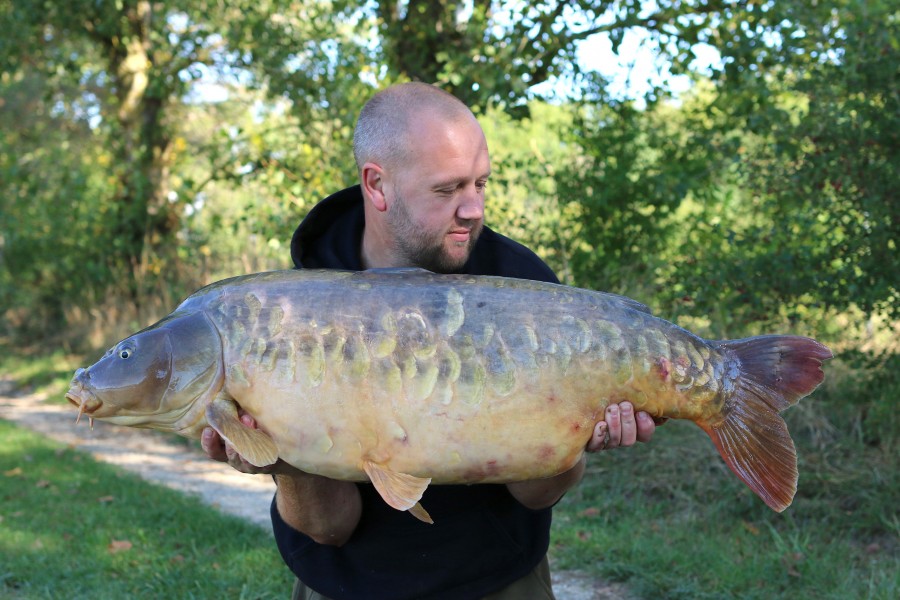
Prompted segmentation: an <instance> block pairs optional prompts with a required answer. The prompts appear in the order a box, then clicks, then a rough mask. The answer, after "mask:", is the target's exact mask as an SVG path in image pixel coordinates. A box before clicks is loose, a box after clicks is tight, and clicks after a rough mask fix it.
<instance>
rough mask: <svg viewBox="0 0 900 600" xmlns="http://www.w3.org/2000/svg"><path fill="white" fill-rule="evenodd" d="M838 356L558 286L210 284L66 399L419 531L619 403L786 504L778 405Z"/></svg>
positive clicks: (788, 483)
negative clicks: (215, 438)
mask: <svg viewBox="0 0 900 600" xmlns="http://www.w3.org/2000/svg"><path fill="white" fill-rule="evenodd" d="M122 350H128V352H124V353H123V352H122ZM124 355H127V356H128V357H129V358H128V359H127V360H126V359H122V358H121V356H124ZM830 356H831V354H830V352H829V351H828V349H827V348H825V347H824V346H822V345H821V344H819V343H817V342H815V341H814V340H810V339H808V338H802V337H797V336H758V337H754V338H746V339H743V340H729V341H724V342H717V341H709V340H704V339H702V338H699V337H697V336H695V335H694V334H692V333H690V332H688V331H686V330H684V329H682V328H680V327H678V326H676V325H674V324H672V323H669V322H667V321H664V320H662V319H659V318H656V317H654V316H653V315H651V314H650V312H649V311H648V310H647V308H646V307H644V306H643V305H641V304H639V303H637V302H635V301H633V300H630V299H628V298H624V297H621V296H616V295H613V294H606V293H602V292H595V291H590V290H582V289H578V288H572V287H567V286H561V285H555V284H548V283H541V282H534V281H524V280H517V279H508V278H499V277H479V276H470V275H465V276H460V275H457V276H454V275H436V274H433V273H429V272H427V271H421V270H373V271H365V272H359V273H351V272H341V271H309V270H301V271H282V272H271V273H262V274H253V275H248V276H243V277H237V278H232V279H230V280H224V281H221V282H217V283H214V284H212V285H211V286H208V287H206V288H204V289H202V290H200V291H198V292H197V293H195V294H193V295H192V296H191V297H189V298H188V299H187V300H185V301H184V302H183V303H182V304H181V305H180V306H179V307H178V308H177V309H176V311H175V312H174V313H173V314H172V315H170V316H169V317H167V318H166V319H163V320H162V321H160V322H159V323H158V324H156V325H154V326H151V327H148V328H147V329H145V330H142V331H141V332H139V333H137V334H135V335H134V336H131V337H129V338H126V339H125V340H123V341H122V342H120V343H119V344H117V345H116V346H115V347H114V348H113V349H112V350H111V351H110V352H108V353H107V354H105V355H104V356H103V357H102V358H101V359H100V361H99V362H98V363H96V364H95V365H92V366H91V367H89V368H87V369H79V371H78V372H76V375H75V377H74V379H73V381H72V385H71V388H70V390H69V392H68V393H67V396H66V397H67V398H68V399H69V401H70V402H72V403H73V404H76V405H77V406H78V407H79V411H80V413H84V414H88V415H89V416H91V417H92V418H99V419H106V420H109V421H112V422H116V423H120V424H124V425H132V426H136V427H153V428H157V429H162V430H166V431H175V432H177V433H179V434H181V435H185V436H187V437H199V435H200V432H201V431H202V429H203V428H204V427H206V426H211V427H213V428H215V429H216V430H217V431H219V433H220V435H222V437H223V438H224V439H226V440H228V442H229V443H230V444H231V445H232V446H233V447H234V448H235V449H236V450H237V451H238V452H239V453H240V454H241V455H243V456H244V457H245V458H246V459H247V460H248V461H250V462H252V463H253V464H256V465H258V466H264V465H267V464H271V463H272V462H274V461H275V460H277V459H279V458H280V459H281V460H284V461H286V462H288V463H290V464H292V465H294V466H295V467H297V468H299V469H302V470H304V471H308V472H310V473H317V474H320V475H324V476H326V477H331V478H335V479H344V480H351V481H364V480H369V481H371V482H372V483H373V484H374V485H375V487H376V489H377V490H378V491H379V493H381V495H382V497H383V498H384V499H385V501H386V502H388V503H389V504H390V505H391V506H393V507H395V508H397V509H399V510H410V511H411V513H412V514H413V515H414V516H417V517H418V518H422V519H425V520H427V513H425V511H424V509H423V508H422V507H421V506H420V505H419V504H418V501H419V498H420V497H421V494H422V492H424V490H425V488H426V487H427V486H428V485H429V484H432V483H434V484H446V483H481V482H495V483H503V482H513V481H522V480H533V479H539V478H543V477H551V476H553V475H556V474H558V473H561V472H563V471H565V470H567V469H569V468H571V467H572V466H573V465H574V464H575V463H576V462H577V461H578V460H579V459H580V458H581V456H582V454H583V452H584V449H585V445H586V443H587V442H588V440H589V439H590V436H591V433H592V430H593V424H594V422H596V421H597V420H598V419H599V418H600V415H602V414H603V413H604V410H605V409H606V407H607V406H608V405H609V404H613V403H619V402H623V401H626V400H627V401H630V402H632V403H634V405H635V407H636V408H637V409H638V410H644V411H647V412H649V413H650V414H651V415H654V416H660V417H672V418H683V419H689V420H692V421H694V422H695V423H696V424H697V425H698V426H700V427H701V428H703V429H704V431H706V432H707V434H708V435H709V436H710V438H711V439H712V441H713V443H714V444H715V445H716V447H717V449H718V450H719V452H720V454H721V456H722V457H723V459H724V460H725V461H726V463H727V464H728V466H729V467H730V468H731V469H732V471H734V472H735V473H736V474H737V475H738V476H739V477H740V478H741V479H742V480H743V481H744V482H745V483H747V485H748V486H750V488H751V489H753V491H754V492H756V493H757V494H758V495H759V496H760V497H761V498H762V499H763V500H764V501H765V502H766V503H767V504H768V505H769V506H771V507H772V508H773V509H775V510H783V509H784V508H785V507H787V506H788V505H789V504H790V501H791V499H792V498H793V495H794V493H795V491H796V482H797V471H796V454H795V451H794V447H793V443H792V442H791V440H790V436H789V434H788V433H787V429H786V426H785V425H784V421H783V420H782V419H781V417H780V416H779V415H778V412H779V411H781V410H783V409H785V408H787V407H788V406H790V405H792V404H794V403H796V402H797V401H798V400H799V399H800V398H802V397H803V396H805V395H807V394H809V393H810V392H812V390H813V389H815V387H816V386H817V385H818V384H819V383H820V382H821V381H822V378H823V377H824V375H823V373H822V370H821V364H822V362H823V361H824V360H826V359H828V358H830ZM135 382H138V383H135ZM239 409H240V410H243V411H245V412H247V413H249V414H250V415H252V416H253V417H254V419H255V420H256V422H257V423H258V426H259V428H258V429H249V428H247V427H244V426H243V425H242V424H241V422H240V420H239V419H238V414H239V412H238V411H239Z"/></svg>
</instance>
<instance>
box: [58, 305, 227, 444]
mask: <svg viewBox="0 0 900 600" xmlns="http://www.w3.org/2000/svg"><path fill="white" fill-rule="evenodd" d="M221 364H222V344H221V340H220V339H219V336H218V332H217V331H216V329H215V327H214V326H213V324H212V323H211V322H210V321H209V319H208V318H207V317H206V316H205V315H204V314H203V313H190V314H181V315H179V314H178V313H174V314H172V315H170V316H168V317H166V318H165V319H163V320H162V321H160V322H159V323H157V324H155V325H152V326H150V327H148V328H147V329H144V330H143V331H140V332H138V333H136V334H134V335H132V336H130V337H127V338H125V339H124V340H122V341H121V342H119V343H118V344H116V345H115V346H113V347H112V348H110V349H109V350H107V351H106V353H105V354H104V355H103V356H102V357H101V358H100V360H98V361H97V362H96V363H95V364H93V365H91V366H90V367H88V368H86V369H78V370H77V371H76V372H75V375H74V377H73V378H72V381H71V383H70V385H69V391H68V392H67V393H66V399H67V400H68V401H69V402H71V403H72V404H74V405H75V406H77V407H78V409H79V418H80V417H81V415H82V414H86V415H88V417H90V418H91V419H92V420H93V419H95V418H96V419H102V420H106V421H111V422H113V423H117V424H119V425H128V426H133V427H151V428H154V429H162V430H173V429H174V428H175V424H176V422H177V421H178V420H179V419H180V418H181V417H183V416H184V415H185V414H186V413H187V412H188V411H189V410H190V408H191V406H192V405H193V404H195V403H196V401H197V400H198V398H200V397H203V396H208V395H210V394H211V393H213V392H214V391H215V389H214V388H215V387H216V383H217V382H221V379H222V375H221V373H222V368H221Z"/></svg>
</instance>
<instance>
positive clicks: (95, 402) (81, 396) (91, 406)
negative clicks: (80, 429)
mask: <svg viewBox="0 0 900 600" xmlns="http://www.w3.org/2000/svg"><path fill="white" fill-rule="evenodd" d="M66 400H68V401H69V402H70V403H72V404H73V405H75V406H77V407H78V416H77V417H75V423H76V424H78V423H79V422H80V421H81V416H82V415H87V416H88V421H89V422H90V425H91V428H92V429H93V427H94V417H93V414H94V413H95V412H97V410H99V409H100V407H101V406H103V401H102V400H100V399H99V398H97V397H96V396H95V395H94V394H93V393H92V392H90V391H89V390H86V389H84V386H83V385H82V384H81V383H75V382H73V385H72V387H70V388H69V391H68V392H66Z"/></svg>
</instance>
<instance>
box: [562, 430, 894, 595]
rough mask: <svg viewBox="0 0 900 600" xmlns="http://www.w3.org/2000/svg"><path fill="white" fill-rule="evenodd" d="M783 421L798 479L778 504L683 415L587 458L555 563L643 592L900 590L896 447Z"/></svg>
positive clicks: (565, 512) (569, 502) (567, 508)
mask: <svg viewBox="0 0 900 600" xmlns="http://www.w3.org/2000/svg"><path fill="white" fill-rule="evenodd" d="M800 416H802V415H796V416H795V418H793V419H790V421H795V420H796V418H797V417H800ZM790 425H792V426H793V427H792V430H793V431H797V430H799V431H800V434H799V435H798V434H797V433H795V435H794V439H795V442H797V445H798V452H799V454H800V477H801V480H800V485H799V490H798V494H797V497H796V498H795V500H794V503H793V505H792V506H791V507H790V508H788V509H787V511H785V512H784V513H782V514H777V513H774V512H772V511H771V510H769V509H768V508H767V507H766V506H765V505H764V504H763V503H762V501H761V500H759V499H758V498H757V497H756V496H754V495H753V494H752V492H750V491H749V490H748V489H747V488H746V487H745V486H744V485H743V483H741V482H740V481H739V480H738V479H737V478H736V477H735V476H734V475H732V473H731V472H730V471H729V470H728V469H727V467H725V465H724V463H723V462H722V460H721V459H720V458H719V456H718V453H717V452H716V451H715V449H714V448H713V446H712V442H710V441H709V440H708V438H707V437H706V434H705V433H703V432H702V431H700V430H699V429H698V428H696V427H695V426H694V425H693V424H691V423H687V422H683V421H682V422H671V423H669V424H667V425H666V426H664V427H662V428H660V429H658V430H657V434H656V436H655V437H654V439H653V441H652V443H650V444H648V445H646V446H643V447H637V448H632V449H629V450H627V451H618V452H610V453H607V454H602V455H598V456H594V457H592V460H591V462H590V463H589V465H590V466H589V469H590V471H591V472H590V474H589V475H588V476H587V477H586V478H585V481H584V482H582V484H581V486H580V487H579V488H577V489H576V490H574V491H573V492H570V493H569V494H568V495H567V496H566V497H565V498H564V499H563V501H562V502H561V503H560V505H559V506H558V507H557V510H556V511H555V513H554V529H553V537H552V540H553V541H552V550H551V556H552V557H553V559H554V562H555V564H556V566H557V568H576V569H580V570H584V571H586V572H589V573H593V574H596V575H598V576H601V577H606V578H610V579H613V580H616V581H621V582H625V583H627V584H628V586H629V587H630V588H631V589H632V590H633V592H634V593H635V594H636V595H637V596H639V597H643V598H670V599H675V598H684V599H696V598H748V599H749V598H754V599H755V598H759V599H771V598H786V599H787V598H790V599H795V598H841V599H844V598H879V599H880V598H884V599H889V598H890V599H893V598H897V597H900V554H898V537H897V536H898V533H900V522H898V512H897V501H898V499H900V485H898V478H897V471H896V466H897V465H896V458H892V457H890V456H888V455H887V454H886V453H884V452H883V451H882V450H880V449H878V448H873V447H868V446H864V445H858V444H855V443H854V442H853V441H852V439H851V436H843V437H841V438H839V442H834V443H832V444H829V445H827V446H826V447H824V448H823V447H817V446H816V445H815V444H814V443H813V442H814V441H815V436H812V435H807V434H804V433H803V431H804V430H803V428H802V427H800V426H799V425H800V424H799V423H794V422H792V423H790Z"/></svg>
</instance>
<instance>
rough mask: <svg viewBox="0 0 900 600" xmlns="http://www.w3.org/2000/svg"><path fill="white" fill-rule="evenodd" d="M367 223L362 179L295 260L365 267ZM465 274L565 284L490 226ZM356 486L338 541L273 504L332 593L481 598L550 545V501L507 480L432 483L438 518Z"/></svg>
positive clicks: (312, 576)
mask: <svg viewBox="0 0 900 600" xmlns="http://www.w3.org/2000/svg"><path fill="white" fill-rule="evenodd" d="M364 224H365V222H364V213H363V199H362V192H361V190H360V187H359V186H354V187H351V188H347V189H345V190H342V191H340V192H338V193H336V194H333V195H331V196H329V197H328V198H326V199H325V200H323V201H321V202H320V203H319V204H317V205H316V206H315V207H314V208H313V209H312V210H311V211H310V212H309V214H308V215H307V217H306V218H305V219H304V220H303V222H302V223H301V224H300V226H299V227H298V228H297V231H296V232H295V233H294V236H293V239H292V240H291V257H292V258H293V260H294V264H295V266H296V267H297V268H320V269H349V270H361V269H362V262H361V255H360V249H361V244H362V234H363V228H364ZM460 272H461V273H466V274H472V275H501V276H505V277H517V278H522V279H534V280H538V281H549V282H553V283H558V280H557V278H556V276H555V275H554V274H553V271H551V270H550V268H549V267H548V266H547V265H545V264H544V263H543V262H542V261H541V260H540V259H539V258H538V257H537V255H535V254H534V253H533V252H532V251H531V250H528V249H527V248H525V247H524V246H522V245H521V244H518V243H516V242H514V241H512V240H510V239H509V238H506V237H504V236H502V235H500V234H498V233H495V232H494V231H491V230H490V229H488V228H487V227H485V228H484V229H483V231H482V233H481V236H480V237H479V238H478V241H477V242H476V244H475V248H474V249H473V251H472V255H471V256H470V258H469V260H468V262H467V263H466V264H465V266H464V267H463V268H462V269H461V270H460ZM358 487H359V491H360V494H361V495H362V501H363V509H362V516H361V518H360V521H359V524H358V525H357V528H356V530H355V531H354V533H353V535H352V536H351V538H350V540H349V541H347V543H346V544H344V545H343V546H341V547H340V548H338V547H334V546H326V545H322V544H317V543H316V542H314V541H313V540H312V539H311V538H309V537H308V536H306V535H304V534H302V533H300V532H298V531H296V530H294V529H293V528H291V527H290V526H289V525H287V524H286V523H285V522H284V521H283V520H282V519H281V516H280V515H279V514H278V511H277V509H276V507H275V502H274V501H273V502H272V524H273V529H274V532H275V539H276V542H277V543H278V548H279V550H280V551H281V555H282V557H283V558H284V561H285V563H286V564H287V565H288V567H290V569H291V570H292V571H293V572H294V574H295V575H297V577H298V578H299V579H300V580H301V581H302V582H303V583H305V584H306V585H307V586H308V587H310V588H312V589H314V590H315V591H317V592H319V593H320V594H323V595H325V596H327V597H329V598H333V599H334V600H342V599H345V598H346V599H354V600H355V599H360V598H365V599H367V600H368V599H373V600H374V599H381V598H383V599H386V600H387V599H390V600H402V599H404V598H409V599H413V598H415V599H421V600H424V599H431V600H437V599H446V600H451V599H452V600H459V599H466V598H473V599H474V598H481V597H483V596H485V595H487V594H490V593H492V592H496V591H498V590H501V589H503V588H504V587H506V586H507V585H509V584H510V583H512V582H514V581H516V580H518V579H520V578H522V577H524V576H525V575H527V574H528V573H529V572H531V571H532V570H533V569H534V568H535V567H536V566H537V564H538V563H539V562H540V561H541V559H543V557H544V555H545V554H546V553H547V548H548V546H549V543H550V517H551V511H550V509H544V510H530V509H528V508H525V507H524V506H522V505H521V504H520V503H519V502H518V501H516V500H515V499H514V498H513V497H512V496H511V495H510V493H509V491H508V490H507V488H506V486H505V485H496V484H481V485H473V486H463V485H442V486H432V487H429V488H428V490H427V491H426V492H425V495H424V496H423V498H422V506H424V507H425V508H426V510H428V512H429V514H430V515H431V516H432V518H433V519H434V524H433V525H427V524H425V523H422V522H420V521H418V520H416V519H415V518H413V517H412V516H411V515H408V514H406V513H404V512H400V511H397V510H395V509H393V508H390V507H389V506H388V505H387V504H385V502H384V501H383V500H382V499H381V497H380V496H379V495H378V493H377V492H376V491H375V490H374V488H373V487H372V486H371V485H369V484H359V486H358Z"/></svg>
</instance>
